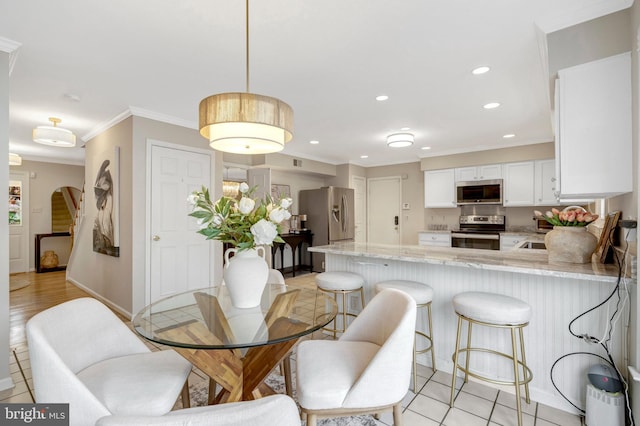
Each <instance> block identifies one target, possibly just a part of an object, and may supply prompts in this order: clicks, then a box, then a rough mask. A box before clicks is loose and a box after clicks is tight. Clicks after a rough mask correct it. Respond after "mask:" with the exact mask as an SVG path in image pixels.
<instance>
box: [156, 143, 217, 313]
mask: <svg viewBox="0 0 640 426" xmlns="http://www.w3.org/2000/svg"><path fill="white" fill-rule="evenodd" d="M210 184H211V156H210V155H208V154H204V153H200V152H194V151H188V148H186V147H185V149H184V150H183V149H176V148H169V147H165V146H159V145H153V146H151V183H150V186H151V217H150V231H151V232H150V238H151V242H150V247H151V248H150V258H151V265H150V292H149V293H150V294H149V295H148V296H149V300H147V303H152V302H155V301H156V300H158V299H161V298H163V297H167V296H170V295H172V294H174V293H178V292H182V291H187V290H192V289H197V288H204V287H208V286H210V284H211V279H210V276H211V275H210V273H211V271H212V268H211V262H212V261H214V259H213V258H212V257H213V256H212V253H213V249H212V242H211V241H207V240H206V239H205V238H204V237H203V236H202V235H200V234H198V233H197V231H198V228H199V226H198V223H197V221H196V219H195V218H193V217H190V216H189V213H190V212H191V206H190V205H189V203H188V202H187V197H188V196H189V194H190V193H191V192H192V191H194V190H197V189H198V190H199V189H201V187H202V185H205V186H207V187H209V186H210Z"/></svg>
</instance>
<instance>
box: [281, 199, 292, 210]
mask: <svg viewBox="0 0 640 426" xmlns="http://www.w3.org/2000/svg"><path fill="white" fill-rule="evenodd" d="M291 204H293V200H292V199H291V198H283V199H282V200H280V207H282V208H283V209H288V208H289V207H291Z"/></svg>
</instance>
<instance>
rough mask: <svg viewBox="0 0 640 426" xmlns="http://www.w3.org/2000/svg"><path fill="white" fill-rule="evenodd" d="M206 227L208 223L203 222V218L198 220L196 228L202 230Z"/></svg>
mask: <svg viewBox="0 0 640 426" xmlns="http://www.w3.org/2000/svg"><path fill="white" fill-rule="evenodd" d="M207 226H209V223H208V222H205V220H204V218H203V217H201V218H200V219H198V227H199V228H200V229H204V228H206V227H207Z"/></svg>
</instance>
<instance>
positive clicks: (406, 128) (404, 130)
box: [400, 127, 411, 132]
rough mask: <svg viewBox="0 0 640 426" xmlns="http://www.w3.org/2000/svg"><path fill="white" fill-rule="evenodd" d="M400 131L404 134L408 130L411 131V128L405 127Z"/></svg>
mask: <svg viewBox="0 0 640 426" xmlns="http://www.w3.org/2000/svg"><path fill="white" fill-rule="evenodd" d="M400 130H402V131H403V132H406V131H407V130H411V127H403V128H402V129H400Z"/></svg>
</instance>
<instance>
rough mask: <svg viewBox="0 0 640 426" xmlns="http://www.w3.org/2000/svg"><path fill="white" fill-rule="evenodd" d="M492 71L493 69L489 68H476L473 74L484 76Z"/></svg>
mask: <svg viewBox="0 0 640 426" xmlns="http://www.w3.org/2000/svg"><path fill="white" fill-rule="evenodd" d="M490 69H491V68H489V67H486V66H482V67H478V68H475V69H474V70H473V71H471V73H472V74H475V75H480V74H484V73H486V72H489V70H490Z"/></svg>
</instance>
